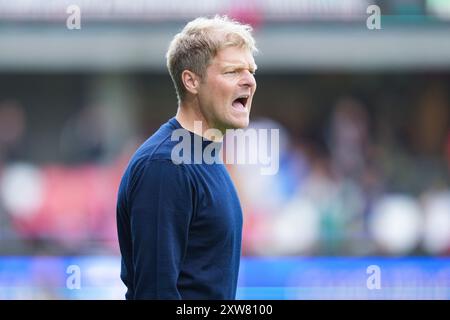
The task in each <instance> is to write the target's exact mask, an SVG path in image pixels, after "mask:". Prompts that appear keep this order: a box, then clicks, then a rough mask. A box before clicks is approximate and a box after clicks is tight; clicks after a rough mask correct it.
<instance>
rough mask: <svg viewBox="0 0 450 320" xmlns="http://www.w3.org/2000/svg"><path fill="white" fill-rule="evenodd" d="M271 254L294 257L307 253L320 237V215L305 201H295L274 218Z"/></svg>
mask: <svg viewBox="0 0 450 320" xmlns="http://www.w3.org/2000/svg"><path fill="white" fill-rule="evenodd" d="M272 230H273V231H272V232H273V241H272V243H271V244H270V246H271V250H270V251H272V252H273V253H276V254H281V255H294V254H300V253H307V252H309V251H310V250H311V249H312V248H313V247H314V245H315V244H316V243H317V241H318V239H319V236H320V214H319V212H318V211H317V209H316V208H315V207H314V205H313V204H312V203H311V202H310V201H308V200H306V199H296V200H294V201H292V202H291V203H289V204H288V206H287V207H286V209H285V210H284V211H283V212H281V213H280V214H279V215H275V216H274V223H273V229H272Z"/></svg>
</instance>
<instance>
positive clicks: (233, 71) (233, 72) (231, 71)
mask: <svg viewBox="0 0 450 320" xmlns="http://www.w3.org/2000/svg"><path fill="white" fill-rule="evenodd" d="M235 73H237V71H236V70H230V71H227V72H225V74H235Z"/></svg>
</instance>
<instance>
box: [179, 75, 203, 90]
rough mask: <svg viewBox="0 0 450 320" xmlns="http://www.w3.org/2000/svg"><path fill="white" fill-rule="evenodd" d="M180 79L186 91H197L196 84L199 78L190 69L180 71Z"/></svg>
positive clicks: (197, 84)
mask: <svg viewBox="0 0 450 320" xmlns="http://www.w3.org/2000/svg"><path fill="white" fill-rule="evenodd" d="M181 80H182V81H183V85H184V87H185V88H186V91H188V92H190V93H192V94H197V93H198V86H199V82H200V81H199V79H198V76H197V75H196V74H195V73H194V72H192V71H190V70H184V71H183V72H182V73H181Z"/></svg>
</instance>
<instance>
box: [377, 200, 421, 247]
mask: <svg viewBox="0 0 450 320" xmlns="http://www.w3.org/2000/svg"><path fill="white" fill-rule="evenodd" d="M421 228H422V216H421V210H420V207H419V205H418V204H417V202H416V201H415V200H414V198H412V197H409V196H403V195H389V196H385V197H384V198H382V199H380V200H379V202H378V203H377V204H376V205H375V207H374V210H373V212H372V216H371V218H370V221H369V230H370V232H371V234H372V236H373V238H374V240H375V242H376V243H377V244H378V245H379V246H380V247H381V249H382V250H383V251H384V252H386V253H389V254H395V255H402V254H407V253H410V252H411V251H412V250H414V248H415V247H416V246H417V244H418V242H419V240H420V238H421V235H422V234H421V232H422V229H421Z"/></svg>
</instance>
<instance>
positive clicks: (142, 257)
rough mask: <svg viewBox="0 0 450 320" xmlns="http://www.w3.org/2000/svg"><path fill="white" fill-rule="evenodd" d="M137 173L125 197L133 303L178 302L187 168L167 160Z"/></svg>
mask: <svg viewBox="0 0 450 320" xmlns="http://www.w3.org/2000/svg"><path fill="white" fill-rule="evenodd" d="M140 172H141V173H140V174H139V176H137V177H136V179H135V181H136V182H135V185H134V188H133V189H132V191H131V193H130V195H129V199H130V221H131V234H132V243H133V253H132V255H133V267H134V279H135V281H134V282H135V283H134V288H135V292H134V293H135V299H181V296H180V293H179V291H178V289H177V279H178V276H179V274H180V267H181V264H182V261H183V258H184V255H185V252H186V247H187V240H188V233H189V225H190V222H191V219H192V216H193V201H192V195H193V191H192V184H191V183H190V180H189V177H188V175H187V173H186V168H184V167H183V165H176V164H174V163H172V162H171V161H170V160H150V161H147V162H146V164H145V165H144V168H143V169H142V170H140Z"/></svg>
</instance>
